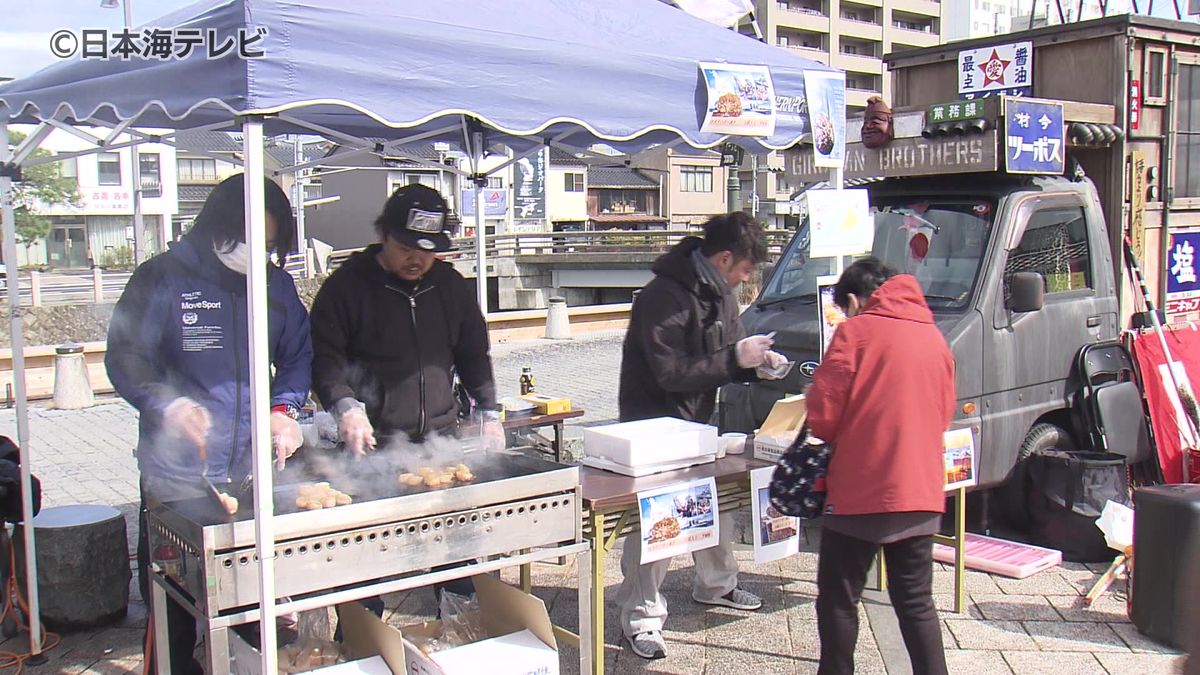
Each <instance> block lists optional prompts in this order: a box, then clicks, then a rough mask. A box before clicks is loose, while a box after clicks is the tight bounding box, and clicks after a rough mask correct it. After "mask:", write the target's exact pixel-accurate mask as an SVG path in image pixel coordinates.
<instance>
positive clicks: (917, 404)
mask: <svg viewBox="0 0 1200 675" xmlns="http://www.w3.org/2000/svg"><path fill="white" fill-rule="evenodd" d="M834 301H835V302H836V303H837V304H838V305H839V306H840V307H841V308H842V309H843V310H844V311H845V312H846V315H847V316H848V317H850V318H849V319H848V320H847V321H846V322H844V323H843V324H842V325H841V326H839V327H838V329H837V332H836V333H835V334H834V336H833V340H832V341H831V343H830V345H829V352H828V353H827V354H826V355H825V359H824V360H823V361H822V363H821V366H820V368H818V369H817V372H816V374H815V375H814V376H813V385H812V388H811V389H810V390H809V393H808V423H809V426H810V428H811V429H812V432H813V434H814V435H815V436H817V437H819V438H821V439H822V440H824V441H826V442H827V443H829V444H830V446H831V447H832V448H833V453H832V455H831V457H830V461H829V472H828V476H827V477H826V489H827V493H826V498H825V515H824V517H823V518H822V521H823V528H824V531H823V533H822V538H821V553H820V562H819V565H818V571H817V625H818V631H819V633H820V637H821V665H820V669H819V673H820V674H821V675H834V674H841V673H852V672H854V648H855V643H856V642H857V641H858V602H859V597H860V596H861V595H862V590H863V586H864V585H865V584H866V580H867V569H868V568H869V567H870V565H871V560H872V557H873V556H874V555H875V552H876V551H878V550H879V548H880V546H881V545H882V547H883V551H884V557H885V559H886V562H887V572H888V593H889V595H890V596H891V600H892V607H893V608H894V609H895V611H896V615H897V618H898V619H899V621H900V632H901V634H902V635H903V636H904V644H905V646H906V647H907V648H908V654H909V659H910V660H911V661H912V669H913V672H914V673H922V674H923V675H938V674H941V673H945V672H946V660H945V654H944V652H943V650H942V634H941V628H940V626H939V623H938V617H937V610H936V609H935V608H934V605H933V595H932V585H933V535H934V534H935V533H936V532H937V530H938V526H939V523H940V521H941V514H942V512H943V511H944V510H945V495H944V492H943V485H944V483H945V472H944V468H943V459H942V433H943V432H944V431H946V429H947V427H949V425H950V420H951V418H952V417H953V414H954V405H955V396H954V360H953V357H952V356H951V354H950V348H949V347H948V346H947V345H946V340H945V338H944V337H942V334H941V332H940V331H939V330H938V328H937V326H936V325H935V324H934V322H933V314H932V313H931V312H930V311H929V307H928V306H927V305H926V304H925V296H924V294H923V293H922V291H921V286H920V284H919V283H917V280H916V278H914V277H912V276H910V275H907V274H900V275H897V274H895V272H893V271H892V270H890V269H888V268H887V267H885V266H884V265H883V263H881V262H880V261H879V260H877V259H875V258H864V259H862V260H859V261H857V262H855V263H854V264H853V265H851V266H850V267H848V268H847V269H846V271H845V273H843V274H842V276H841V278H840V279H839V280H838V283H837V285H836V286H835V287H834Z"/></svg>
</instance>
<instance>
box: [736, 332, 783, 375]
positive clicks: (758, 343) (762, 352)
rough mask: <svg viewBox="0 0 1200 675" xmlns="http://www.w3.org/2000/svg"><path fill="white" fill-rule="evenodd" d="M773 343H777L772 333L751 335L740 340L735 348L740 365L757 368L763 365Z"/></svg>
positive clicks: (740, 366)
mask: <svg viewBox="0 0 1200 675" xmlns="http://www.w3.org/2000/svg"><path fill="white" fill-rule="evenodd" d="M773 344H775V340H774V338H772V337H771V336H770V335H751V336H750V337H747V338H742V339H741V340H738V343H737V346H736V347H735V348H734V349H735V351H736V352H737V364H738V367H739V368H757V367H759V366H761V365H762V364H763V362H764V361H765V360H766V357H767V351H768V350H770V349H771V345H773Z"/></svg>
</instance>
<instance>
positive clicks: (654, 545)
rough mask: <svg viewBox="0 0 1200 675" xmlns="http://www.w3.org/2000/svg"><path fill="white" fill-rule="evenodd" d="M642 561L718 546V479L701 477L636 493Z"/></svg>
mask: <svg viewBox="0 0 1200 675" xmlns="http://www.w3.org/2000/svg"><path fill="white" fill-rule="evenodd" d="M638 512H639V516H640V519H641V526H642V528H641V540H642V541H641V545H642V562H643V563H648V562H653V561H655V560H662V559H664V558H673V557H675V556H677V555H680V554H683V553H691V552H692V551H700V550H703V549H706V548H711V547H713V546H716V545H717V542H718V541H719V537H720V525H719V523H718V513H717V482H716V479H714V478H703V479H700V480H696V481H692V482H688V483H675V484H674V485H667V486H664V487H661V488H655V489H653V490H648V491H646V492H639V493H638Z"/></svg>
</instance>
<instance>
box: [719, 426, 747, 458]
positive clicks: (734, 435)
mask: <svg viewBox="0 0 1200 675" xmlns="http://www.w3.org/2000/svg"><path fill="white" fill-rule="evenodd" d="M745 451H746V434H743V433H741V432H740V431H730V432H728V433H724V434H721V438H720V442H719V443H717V457H724V456H725V455H726V454H730V455H740V454H742V453H743V452H745Z"/></svg>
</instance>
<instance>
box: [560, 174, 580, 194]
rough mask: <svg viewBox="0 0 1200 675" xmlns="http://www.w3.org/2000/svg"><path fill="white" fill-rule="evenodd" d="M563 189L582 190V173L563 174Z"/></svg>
mask: <svg viewBox="0 0 1200 675" xmlns="http://www.w3.org/2000/svg"><path fill="white" fill-rule="evenodd" d="M563 189H564V190H566V191H567V192H583V174H581V173H565V174H563Z"/></svg>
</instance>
